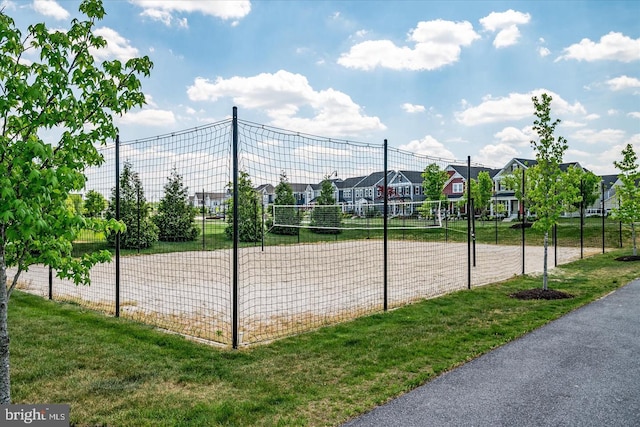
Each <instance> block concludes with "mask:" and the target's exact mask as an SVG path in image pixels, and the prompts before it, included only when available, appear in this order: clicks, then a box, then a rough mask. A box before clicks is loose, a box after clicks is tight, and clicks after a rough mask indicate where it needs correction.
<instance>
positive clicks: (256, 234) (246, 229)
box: [224, 171, 263, 242]
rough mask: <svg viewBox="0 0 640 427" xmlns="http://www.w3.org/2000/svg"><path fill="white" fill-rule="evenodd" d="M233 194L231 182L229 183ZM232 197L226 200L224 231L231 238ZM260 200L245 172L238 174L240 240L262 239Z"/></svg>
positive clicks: (253, 240)
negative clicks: (225, 224)
mask: <svg viewBox="0 0 640 427" xmlns="http://www.w3.org/2000/svg"><path fill="white" fill-rule="evenodd" d="M229 188H230V189H231V193H232V194H233V183H229ZM233 209H234V206H233V198H230V199H229V200H227V212H228V214H227V226H226V227H225V229H224V233H225V234H226V236H227V238H229V239H233ZM261 218H262V201H261V200H260V195H259V194H258V193H257V192H256V190H254V188H253V184H252V183H251V177H250V176H249V174H248V173H247V172H244V171H240V173H239V175H238V239H239V240H240V241H241V242H257V241H259V240H260V239H262V232H263V230H262V219H261Z"/></svg>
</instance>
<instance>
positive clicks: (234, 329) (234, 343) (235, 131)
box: [231, 107, 240, 349]
mask: <svg viewBox="0 0 640 427" xmlns="http://www.w3.org/2000/svg"><path fill="white" fill-rule="evenodd" d="M232 132H233V138H232V142H233V147H232V150H233V159H232V161H233V212H232V213H231V214H232V215H233V265H232V270H233V273H232V275H233V283H232V296H231V297H232V301H233V308H232V325H231V346H232V347H233V348H234V349H237V348H238V255H239V254H238V242H239V234H240V232H239V229H238V107H233V122H232Z"/></svg>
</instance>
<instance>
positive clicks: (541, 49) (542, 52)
mask: <svg viewBox="0 0 640 427" xmlns="http://www.w3.org/2000/svg"><path fill="white" fill-rule="evenodd" d="M538 55H540V56H541V57H543V58H544V57H545V56H549V55H551V51H550V50H549V49H547V48H546V47H544V46H540V47H539V48H538Z"/></svg>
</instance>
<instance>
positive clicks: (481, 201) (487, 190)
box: [462, 171, 493, 217]
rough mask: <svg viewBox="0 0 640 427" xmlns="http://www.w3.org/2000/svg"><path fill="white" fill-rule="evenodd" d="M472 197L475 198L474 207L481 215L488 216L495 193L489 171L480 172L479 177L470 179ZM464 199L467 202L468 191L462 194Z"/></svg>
mask: <svg viewBox="0 0 640 427" xmlns="http://www.w3.org/2000/svg"><path fill="white" fill-rule="evenodd" d="M469 183H470V185H471V198H472V199H473V207H474V209H475V210H476V212H479V213H480V216H481V217H484V216H486V213H487V210H488V209H489V206H490V205H491V196H492V195H493V180H492V179H491V176H490V175H489V172H487V171H481V172H479V173H478V179H473V178H472V179H470V180H469ZM462 201H464V203H466V201H467V193H466V192H465V193H464V194H463V195H462Z"/></svg>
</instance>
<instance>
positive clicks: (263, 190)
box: [255, 184, 276, 206]
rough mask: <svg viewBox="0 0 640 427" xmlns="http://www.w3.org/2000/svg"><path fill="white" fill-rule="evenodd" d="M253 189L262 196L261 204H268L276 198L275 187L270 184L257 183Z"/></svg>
mask: <svg viewBox="0 0 640 427" xmlns="http://www.w3.org/2000/svg"><path fill="white" fill-rule="evenodd" d="M255 190H256V193H258V194H259V195H260V197H261V198H262V205H263V206H269V205H270V204H271V203H273V201H274V200H275V198H276V188H275V187H274V186H273V185H271V184H262V185H259V186H258V187H257V188H256V189H255Z"/></svg>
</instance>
